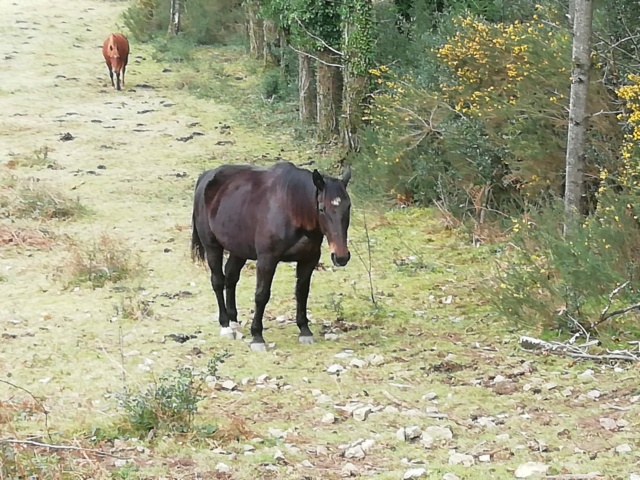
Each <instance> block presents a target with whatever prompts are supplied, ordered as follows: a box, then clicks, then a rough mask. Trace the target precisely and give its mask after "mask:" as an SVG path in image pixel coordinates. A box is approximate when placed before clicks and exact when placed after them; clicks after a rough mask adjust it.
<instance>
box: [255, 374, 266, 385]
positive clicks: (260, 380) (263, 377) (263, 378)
mask: <svg viewBox="0 0 640 480" xmlns="http://www.w3.org/2000/svg"><path fill="white" fill-rule="evenodd" d="M268 378H269V375H268V374H267V373H263V374H262V375H259V376H258V377H257V378H256V383H266V382H267V380H268Z"/></svg>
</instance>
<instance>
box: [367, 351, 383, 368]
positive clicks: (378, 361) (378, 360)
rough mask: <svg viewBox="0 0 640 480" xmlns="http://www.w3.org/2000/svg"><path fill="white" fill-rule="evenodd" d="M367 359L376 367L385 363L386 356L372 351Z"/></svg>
mask: <svg viewBox="0 0 640 480" xmlns="http://www.w3.org/2000/svg"><path fill="white" fill-rule="evenodd" d="M365 360H366V361H367V362H368V363H369V365H373V366H374V367H376V366H378V365H382V364H383V363H384V357H383V356H382V355H378V354H377V353H372V354H371V355H369V356H367V358H365Z"/></svg>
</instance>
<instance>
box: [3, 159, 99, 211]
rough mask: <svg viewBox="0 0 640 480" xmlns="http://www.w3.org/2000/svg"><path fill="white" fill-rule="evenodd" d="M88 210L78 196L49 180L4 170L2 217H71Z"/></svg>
mask: <svg viewBox="0 0 640 480" xmlns="http://www.w3.org/2000/svg"><path fill="white" fill-rule="evenodd" d="M5 170H6V169H5ZM86 213H88V209H87V208H86V207H85V206H84V205H82V204H81V203H80V201H79V200H78V199H77V198H76V199H74V198H71V197H70V196H69V195H67V193H65V192H64V191H62V190H59V189H57V188H55V187H53V186H51V185H48V184H47V183H46V182H42V181H40V180H39V179H37V178H26V179H25V178H20V177H17V176H12V175H6V174H5V172H0V217H8V218H26V219H42V220H50V219H60V220H67V219H70V218H74V217H79V216H81V215H84V214H86Z"/></svg>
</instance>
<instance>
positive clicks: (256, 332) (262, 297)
mask: <svg viewBox="0 0 640 480" xmlns="http://www.w3.org/2000/svg"><path fill="white" fill-rule="evenodd" d="M277 265H278V262H277V261H276V260H275V259H273V258H270V257H266V258H264V257H263V258H258V265H257V282H256V295H255V301H256V306H255V312H254V314H253V322H251V336H252V337H253V338H252V340H251V350H253V351H254V352H261V351H265V350H266V349H267V346H266V344H265V342H264V338H263V336H262V317H263V315H264V309H265V307H266V306H267V303H269V299H270V298H271V282H273V276H274V275H275V273H276V267H277Z"/></svg>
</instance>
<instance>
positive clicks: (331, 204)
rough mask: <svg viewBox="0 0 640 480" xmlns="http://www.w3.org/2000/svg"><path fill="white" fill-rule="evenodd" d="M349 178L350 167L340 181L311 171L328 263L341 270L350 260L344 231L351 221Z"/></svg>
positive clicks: (316, 171) (345, 231) (347, 228)
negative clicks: (329, 260) (328, 250)
mask: <svg viewBox="0 0 640 480" xmlns="http://www.w3.org/2000/svg"><path fill="white" fill-rule="evenodd" d="M350 178H351V169H350V168H349V167H347V168H346V170H345V171H344V173H343V175H342V178H341V179H337V178H332V177H325V176H323V175H322V174H321V173H320V172H318V170H314V171H313V183H314V184H315V186H316V189H317V199H318V217H319V224H320V230H322V233H324V235H325V236H326V237H327V240H328V241H329V248H330V250H331V261H332V262H333V264H334V265H336V266H340V267H344V266H345V265H346V264H347V263H348V262H349V259H350V258H351V253H349V247H348V246H347V231H348V230H349V221H350V218H351V199H350V198H349V194H348V193H347V185H348V184H349V179H350Z"/></svg>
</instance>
